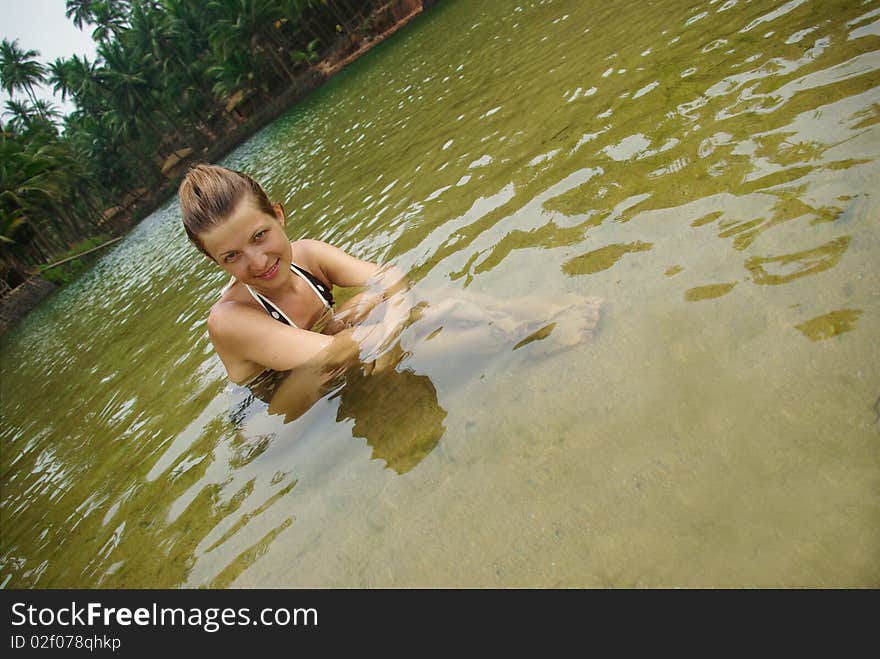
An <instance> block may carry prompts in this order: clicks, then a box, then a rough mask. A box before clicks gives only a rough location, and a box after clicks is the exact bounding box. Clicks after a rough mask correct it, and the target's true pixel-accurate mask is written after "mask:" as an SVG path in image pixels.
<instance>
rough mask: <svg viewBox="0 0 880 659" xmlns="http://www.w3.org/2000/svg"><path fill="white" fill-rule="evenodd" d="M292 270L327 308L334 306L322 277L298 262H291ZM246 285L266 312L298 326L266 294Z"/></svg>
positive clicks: (330, 292)
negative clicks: (300, 265) (316, 275)
mask: <svg viewBox="0 0 880 659" xmlns="http://www.w3.org/2000/svg"><path fill="white" fill-rule="evenodd" d="M290 270H291V272H295V273H296V274H298V275H299V276H300V277H302V279H303V280H304V281H305V282H306V283H307V284H308V285H309V288H311V289H312V290H313V291H314V292H315V295H317V296H318V297H319V298H320V300H321V302H323V303H324V308H325V309H330V308H332V307H333V291H332V290H330V289H328V288H327V285H326V284H324V283H323V282H322V281H321V280H320V279H318V278H317V277H315V275H313V274H312V273H311V272H309V271H308V270H306V269H305V268H301V267H299V266H298V265H296V263H291V264H290ZM234 283H235V280H234V279H233V280H232V281H231V282H229V283H228V284H227V285H226V287H225V288H224V289H223V290H224V291H225V290H226V289H227V288H229V287H230V286H232V284H234ZM244 286H245V288H247V290H248V293H250V294H251V295H252V296H253V298H254V299H255V300H256V301H257V302H259V303H260V306H261V307H263V308H264V309H265V310H266V313H268V314H269V315H270V316H272V318H274V319H275V320H277V321H278V322H281V323H284V324H285V325H290V326H291V327H296V323H295V322H293V321H292V320H291V319H290V318H288V317H287V314H285V313H284V312H283V311H281V309H279V308H278V307H276V306H275V305H274V304H272V303H271V302H270V301H269V300H268V299H267V298H266V297H265V296H263V295H261V294H260V293H259V292H257V291H255V290H254V289H253V288H251V287H250V286H248V285H247V284H245V285H244Z"/></svg>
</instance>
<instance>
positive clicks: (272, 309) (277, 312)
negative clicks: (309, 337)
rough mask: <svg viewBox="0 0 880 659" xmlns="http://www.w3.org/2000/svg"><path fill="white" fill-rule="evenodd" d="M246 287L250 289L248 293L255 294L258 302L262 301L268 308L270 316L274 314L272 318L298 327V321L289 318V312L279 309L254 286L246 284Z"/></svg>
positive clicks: (266, 308)
mask: <svg viewBox="0 0 880 659" xmlns="http://www.w3.org/2000/svg"><path fill="white" fill-rule="evenodd" d="M244 287H245V288H246V289H247V290H248V293H250V294H251V295H252V296H253V298H254V299H255V300H256V301H257V302H259V303H260V306H262V307H263V308H264V309H265V310H266V313H268V314H269V315H270V316H272V318H274V319H275V320H277V321H279V322H282V323H284V324H285V325H290V326H291V327H296V323H295V322H293V321H292V320H291V319H290V318H288V317H287V314H285V313H284V312H283V311H281V309H279V308H278V307H276V306H275V305H274V304H272V303H271V302H269V300H267V299H266V298H265V297H263V296H262V295H260V294H259V293H257V292H256V291H255V290H254V289H253V288H251V287H250V286H248V285H247V284H245V285H244Z"/></svg>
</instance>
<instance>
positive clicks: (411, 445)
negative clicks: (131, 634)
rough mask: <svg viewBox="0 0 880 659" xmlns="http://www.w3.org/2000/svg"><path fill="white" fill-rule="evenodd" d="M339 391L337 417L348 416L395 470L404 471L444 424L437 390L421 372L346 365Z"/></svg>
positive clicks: (419, 457) (437, 436)
mask: <svg viewBox="0 0 880 659" xmlns="http://www.w3.org/2000/svg"><path fill="white" fill-rule="evenodd" d="M335 395H336V396H338V397H339V399H340V402H339V412H338V413H337V417H336V419H337V421H345V420H347V419H351V420H353V421H354V426H353V427H352V429H351V432H352V434H353V435H354V436H355V437H362V438H364V439H366V440H367V444H369V445H370V447H372V449H373V454H372V457H373V458H375V459H378V460H383V461H384V462H385V464H386V465H388V467H389V468H391V469H393V470H394V471H396V472H397V473H398V474H405V473H406V472H408V471H409V470H410V469H412V468H413V467H414V466H416V465H417V464H418V463H419V462H420V461H421V460H422V459H423V458H424V457H425V456H426V455H428V453H430V452H431V451H432V450H433V449H434V447H435V446H436V445H437V442H439V441H440V438H441V437H442V436H443V432H444V431H445V430H446V428H445V427H444V426H443V419H445V418H446V411H445V410H444V409H443V408H442V407H440V404H439V402H438V401H437V390H436V389H435V388H434V384H433V383H432V382H431V379H430V378H429V377H428V376H426V375H416V374H415V373H413V372H412V371H411V370H408V369H406V370H403V371H399V370H397V369H396V368H386V369H384V370H382V371H379V372H373V373H371V374H369V375H364V374H363V372H362V371H361V369H352V370H350V371H349V372H348V374H347V376H346V382H345V386H344V387H343V388H342V389H341V390H340V391H339V392H337V393H336V394H335Z"/></svg>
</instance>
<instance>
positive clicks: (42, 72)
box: [0, 39, 46, 104]
mask: <svg viewBox="0 0 880 659" xmlns="http://www.w3.org/2000/svg"><path fill="white" fill-rule="evenodd" d="M39 55H40V53H39V51H37V50H22V49H20V48H19V47H18V39H15V40H14V41H9V39H4V40H3V43H2V44H0V88H2V89H4V90H5V91H6V93H8V94H9V95H10V96H13V95H14V94H15V92H17V91H23V92H25V93H26V94H27V96H28V98H30V100H31V103H34V104H36V102H37V99H36V97H35V96H34V85H36V84H39V83H41V82H43V81H45V79H46V67H44V66H43V65H42V64H40V63H39V62H38V61H37V60H36V58H37V57H38V56H39Z"/></svg>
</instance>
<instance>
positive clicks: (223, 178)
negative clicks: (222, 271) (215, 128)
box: [178, 163, 274, 260]
mask: <svg viewBox="0 0 880 659" xmlns="http://www.w3.org/2000/svg"><path fill="white" fill-rule="evenodd" d="M178 195H179V197H180V208H181V210H182V211H183V228H184V229H186V235H187V236H188V237H189V239H190V241H191V242H192V243H193V244H194V245H195V246H196V247H198V248H199V251H201V252H202V253H203V254H205V255H206V256H207V257H208V258H210V259H212V260H213V257H212V256H211V255H210V254H208V252H207V250H205V246H204V245H203V244H202V241H201V240H200V239H199V235H200V234H202V233H204V232H205V231H208V230H209V229H210V228H211V227H213V226H216V225H218V224H220V223H221V222H224V221H225V220H226V219H227V218H228V217H229V216H230V215H232V212H233V211H234V210H235V209H236V207H237V206H238V204H239V202H241V201H242V200H243V199H245V198H247V197H249V198H250V199H251V201H252V202H253V203H254V205H255V206H256V207H257V208H258V209H259V210H261V211H263V212H265V213H267V214H269V215H273V214H274V209H273V208H272V202H270V201H269V197H268V196H267V195H266V192H265V191H264V190H263V188H262V187H261V186H260V184H259V183H257V182H256V181H255V180H254V179H252V178H251V177H250V176H248V175H247V174H244V173H242V172H238V171H235V170H234V169H226V168H225V167H218V166H217V165H208V164H204V163H203V164H198V165H195V166H194V167H193V168H192V169H190V170H189V171H188V172H187V173H186V176H185V177H184V179H183V182H182V183H181V184H180V189H179V191H178Z"/></svg>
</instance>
